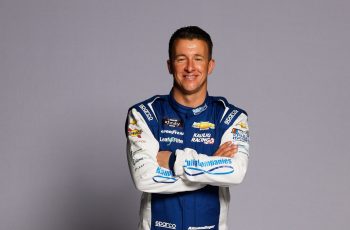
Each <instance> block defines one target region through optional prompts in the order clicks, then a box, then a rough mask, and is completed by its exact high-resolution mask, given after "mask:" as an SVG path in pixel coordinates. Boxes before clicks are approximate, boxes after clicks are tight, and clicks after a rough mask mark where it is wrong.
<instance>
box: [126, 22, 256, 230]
mask: <svg viewBox="0 0 350 230" xmlns="http://www.w3.org/2000/svg"><path fill="white" fill-rule="evenodd" d="M212 46H213V44H212V41H211V38H210V36H209V34H207V33H206V32H205V31H203V30H202V29H201V28H199V27H196V26H189V27H184V28H180V29H178V30H177V31H176V32H175V33H174V34H173V35H172V37H171V39H170V41H169V60H168V69H169V72H170V74H172V75H173V79H174V83H173V88H172V90H171V92H170V94H169V95H163V96H154V97H152V98H150V99H148V100H146V101H144V102H141V103H139V104H136V105H135V106H133V107H131V108H130V109H129V113H128V119H127V123H126V132H127V136H128V144H127V156H128V162H129V167H130V172H131V175H132V179H133V181H134V183H135V185H136V187H137V189H139V190H141V191H143V195H142V198H141V210H140V223H139V229H142V230H148V229H152V230H153V229H186V230H191V229H192V230H195V229H219V230H226V229H228V226H227V216H228V208H229V200H230V193H229V189H228V186H229V185H233V184H239V183H240V182H241V181H242V180H243V178H244V175H245V173H246V170H247V164H248V150H249V144H248V142H249V132H248V124H247V114H246V113H245V112H244V111H243V110H241V109H239V108H237V107H235V106H233V105H231V104H229V103H228V102H227V101H226V99H225V98H223V97H211V96H209V95H208V93H207V84H208V81H207V78H208V75H209V74H211V73H212V71H213V69H214V67H215V61H214V59H212Z"/></svg>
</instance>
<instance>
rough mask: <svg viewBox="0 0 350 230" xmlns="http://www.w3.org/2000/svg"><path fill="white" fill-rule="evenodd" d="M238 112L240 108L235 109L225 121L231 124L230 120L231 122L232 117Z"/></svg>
mask: <svg viewBox="0 0 350 230" xmlns="http://www.w3.org/2000/svg"><path fill="white" fill-rule="evenodd" d="M237 113H238V110H233V111H232V112H231V113H230V114H229V115H228V116H227V118H226V119H225V121H224V123H225V124H226V125H229V124H230V122H231V120H232V118H233V117H234V116H235V115H236V114H237Z"/></svg>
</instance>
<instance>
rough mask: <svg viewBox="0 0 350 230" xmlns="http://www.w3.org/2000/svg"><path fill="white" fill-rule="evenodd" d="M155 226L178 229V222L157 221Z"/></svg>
mask: <svg viewBox="0 0 350 230" xmlns="http://www.w3.org/2000/svg"><path fill="white" fill-rule="evenodd" d="M155 226H156V227H160V228H169V229H176V224H172V223H167V222H162V221H156V222H155Z"/></svg>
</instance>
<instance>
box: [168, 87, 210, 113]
mask: <svg viewBox="0 0 350 230" xmlns="http://www.w3.org/2000/svg"><path fill="white" fill-rule="evenodd" d="M172 94H173V97H174V99H175V101H176V102H177V103H179V104H181V105H184V106H186V107H190V108H196V107H198V106H200V105H201V104H203V103H204V101H205V98H206V96H207V92H206V91H199V92H196V93H194V94H184V93H183V92H181V91H179V90H178V89H176V88H175V87H174V88H173V90H172Z"/></svg>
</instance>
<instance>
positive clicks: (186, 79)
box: [168, 39, 215, 95]
mask: <svg viewBox="0 0 350 230" xmlns="http://www.w3.org/2000/svg"><path fill="white" fill-rule="evenodd" d="M172 53H173V56H172V57H171V59H170V60H168V69H169V72H170V73H171V74H172V75H173V77H174V87H173V89H174V91H176V93H180V94H182V95H193V94H198V95H206V92H207V78H208V75H209V74H211V72H212V71H213V69H214V66H215V62H214V60H213V59H210V60H209V50H208V45H207V43H206V42H205V41H203V40H199V39H191V40H189V39H178V40H176V41H175V42H174V45H173V52H172Z"/></svg>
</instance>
